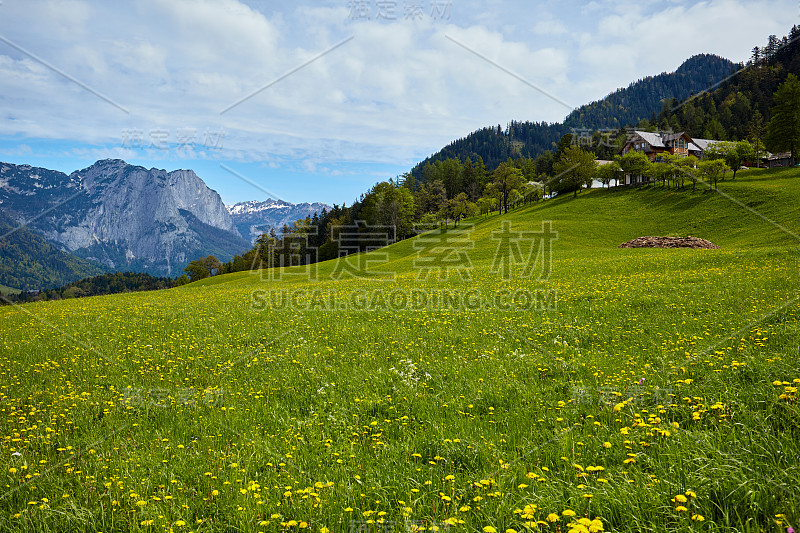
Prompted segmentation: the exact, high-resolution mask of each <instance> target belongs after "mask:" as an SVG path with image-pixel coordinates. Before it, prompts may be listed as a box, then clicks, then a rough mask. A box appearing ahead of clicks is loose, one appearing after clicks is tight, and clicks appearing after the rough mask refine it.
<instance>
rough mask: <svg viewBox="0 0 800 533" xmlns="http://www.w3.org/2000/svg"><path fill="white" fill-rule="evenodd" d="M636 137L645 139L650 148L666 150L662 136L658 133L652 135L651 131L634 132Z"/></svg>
mask: <svg viewBox="0 0 800 533" xmlns="http://www.w3.org/2000/svg"><path fill="white" fill-rule="evenodd" d="M633 133H635V134H636V135H638V136H639V137H641V138H642V139H644V141H645V142H646V143H647V144H649V145H650V146H654V147H656V148H665V146H664V141H662V140H661V135H659V134H658V133H650V132H649V131H638V130H636V131H634V132H633Z"/></svg>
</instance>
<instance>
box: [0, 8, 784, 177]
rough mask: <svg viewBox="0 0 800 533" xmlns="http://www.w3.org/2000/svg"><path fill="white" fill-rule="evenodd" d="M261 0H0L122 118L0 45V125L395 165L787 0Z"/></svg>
mask: <svg viewBox="0 0 800 533" xmlns="http://www.w3.org/2000/svg"><path fill="white" fill-rule="evenodd" d="M253 5H254V6H256V7H259V6H261V4H259V3H257V2H254V3H253ZM266 5H267V7H261V8H260V9H262V11H259V10H257V9H255V8H253V7H248V6H246V5H243V4H241V3H239V2H237V1H235V0H197V1H194V0H192V1H189V0H170V1H157V0H139V1H137V2H133V3H111V2H109V3H104V2H91V1H88V0H86V1H77V0H72V1H70V2H65V1H62V0H53V1H44V0H42V1H36V0H34V1H31V2H21V1H20V2H9V1H6V2H4V3H3V5H2V6H0V10H2V11H0V13H1V14H2V18H1V19H0V35H2V36H3V37H5V38H8V39H10V40H11V41H12V42H15V43H18V44H19V45H20V46H22V47H23V48H25V49H27V50H29V51H30V52H32V53H34V54H36V55H37V56H39V57H41V58H42V59H43V60H45V61H47V62H49V63H51V64H52V65H53V66H55V67H57V68H59V69H61V70H62V71H63V72H65V73H67V74H69V75H70V76H74V77H75V78H76V79H78V80H80V81H81V82H82V83H85V84H86V85H88V86H89V87H91V88H92V89H93V90H94V91H97V92H100V93H102V94H103V95H106V96H107V97H109V98H110V99H112V100H113V101H114V102H116V103H118V104H119V105H121V106H123V107H125V108H126V109H128V110H129V111H130V113H129V114H126V113H124V112H122V111H120V110H119V109H117V108H116V107H114V106H113V105H111V104H109V103H108V102H106V101H103V100H102V99H100V98H98V97H97V96H95V95H93V94H91V93H90V92H89V91H86V90H84V89H83V88H81V87H79V86H78V85H77V84H75V83H73V82H72V81H69V80H67V79H65V78H64V77H63V76H60V75H59V74H57V73H56V72H53V71H52V70H50V69H49V68H47V67H45V66H43V65H42V64H40V63H38V62H37V61H36V60H34V59H32V58H30V57H27V56H26V55H25V54H22V53H20V52H19V51H17V50H14V49H13V48H11V47H8V46H7V45H5V44H3V43H0V117H2V121H1V122H0V134H3V135H19V136H22V137H29V138H50V139H68V140H71V141H74V142H75V143H76V144H79V143H94V144H103V143H105V144H112V145H113V144H119V143H120V142H121V138H122V135H123V134H122V132H123V130H128V129H138V130H140V131H142V132H143V133H144V134H145V135H147V133H148V132H150V131H152V130H156V129H162V130H166V131H168V132H170V135H171V136H172V139H170V140H174V137H175V136H176V132H177V131H178V130H179V129H182V128H194V129H196V130H197V131H198V132H199V134H200V135H202V132H204V131H206V130H213V131H218V130H222V129H224V130H225V132H226V134H225V143H224V151H225V154H226V156H228V157H236V158H240V159H243V160H261V161H269V163H268V166H269V165H274V164H276V163H275V161H288V160H292V158H296V159H298V160H303V161H304V162H303V165H306V168H307V169H313V168H317V169H324V168H326V167H325V165H326V164H329V163H333V162H342V163H343V164H344V163H346V162H348V161H380V162H391V163H398V162H399V163H405V162H408V164H409V165H410V164H411V163H413V162H414V159H415V158H418V157H420V156H424V155H427V154H428V153H430V152H432V151H434V150H436V149H438V148H439V147H441V146H442V145H443V144H446V143H447V142H449V141H450V140H452V139H454V138H456V137H459V136H463V135H466V134H467V133H469V132H470V131H472V130H474V129H476V128H479V127H482V126H487V125H492V124H497V123H501V124H502V123H505V122H506V121H508V120H511V119H517V120H548V121H555V120H560V119H562V118H563V117H564V116H565V115H566V114H567V113H568V111H569V110H568V109H566V108H565V107H564V106H563V105H561V104H560V103H559V102H558V101H555V100H553V99H551V98H548V97H547V96H545V95H543V94H542V93H541V92H539V91H537V90H536V89H534V88H532V87H531V86H530V85H528V84H527V83H530V84H532V85H534V86H535V87H538V88H540V89H541V90H543V91H545V92H548V93H550V94H552V95H554V96H556V97H557V98H558V99H559V100H563V101H566V102H568V103H570V104H571V105H580V104H582V103H585V102H587V101H589V100H594V99H597V98H600V97H602V96H603V95H604V94H606V93H608V92H610V91H611V90H613V89H615V88H617V87H619V86H625V85H627V84H628V83H629V82H630V81H633V80H635V79H636V78H640V77H643V76H645V75H648V74H657V73H659V72H661V71H663V70H672V69H674V68H676V67H677V66H678V65H679V64H680V62H682V61H683V60H684V59H686V58H688V57H689V56H691V55H693V54H695V53H701V52H713V53H718V54H721V55H724V56H728V57H730V58H731V59H734V60H741V59H745V58H746V56H747V54H748V51H749V49H750V48H752V46H754V45H755V44H762V42H763V41H764V40H765V39H766V36H767V35H769V34H770V33H777V34H779V35H781V34H782V33H785V32H786V31H788V29H789V28H788V27H787V28H783V25H784V22H783V21H781V20H779V15H780V14H781V13H785V12H788V11H787V9H794V8H795V6H794V5H793V4H791V2H788V1H787V0H769V1H768V2H759V3H758V4H756V3H753V2H746V1H744V0H738V1H737V0H710V1H707V2H700V3H691V2H683V3H675V2H673V3H668V4H663V3H660V2H654V1H647V2H642V1H634V2H623V3H620V2H617V1H614V2H611V1H608V2H606V1H595V2H592V3H591V4H587V5H584V6H583V7H581V8H576V7H575V6H572V5H568V4H566V3H565V4H564V5H557V6H556V7H551V8H549V9H550V11H549V12H547V13H545V12H542V11H541V9H539V8H538V7H535V6H533V5H532V4H530V3H529V2H522V1H519V0H517V1H511V2H499V1H497V2H491V3H490V4H482V3H480V2H473V1H469V2H466V1H465V2H463V3H458V2H454V3H453V7H452V17H451V18H449V19H445V20H435V19H434V18H433V17H431V16H430V14H429V13H426V14H425V16H424V17H423V19H422V20H419V21H409V20H404V18H403V17H402V13H399V15H400V16H399V17H398V20H397V21H394V22H379V21H375V20H368V21H353V20H348V9H347V4H346V2H344V1H329V2H327V3H323V4H311V3H309V4H299V5H290V4H286V5H276V6H272V5H271V4H266ZM479 6H483V7H479ZM399 9H400V11H401V12H402V7H400V8H399ZM351 35H352V36H354V38H353V39H352V41H349V42H347V43H346V44H344V45H342V46H341V47H340V48H338V49H336V50H334V51H332V52H331V53H329V54H328V55H326V56H325V57H322V58H320V59H319V60H317V61H314V62H313V63H311V64H309V65H308V66H306V67H305V68H302V69H300V70H298V71H297V72H295V73H294V74H292V75H290V76H288V77H286V78H285V79H283V80H281V81H279V82H277V83H275V84H274V85H273V86H272V87H269V88H267V89H265V90H264V91H262V92H260V93H259V94H257V95H255V96H253V97H252V98H250V99H248V100H247V101H245V102H243V103H241V104H240V105H238V106H237V107H235V108H233V109H231V110H230V111H228V112H226V113H224V114H220V110H222V109H223V108H225V107H227V106H229V105H231V104H232V103H234V102H236V101H237V100H239V99H241V98H243V97H245V96H247V95H249V94H251V93H252V92H253V91H256V90H258V89H259V88H262V87H264V86H265V85H266V84H268V83H270V82H273V81H275V80H276V79H277V78H278V77H280V76H282V75H284V74H286V73H287V72H289V71H291V70H292V69H295V68H297V67H298V66H299V65H301V64H303V63H304V62H305V61H308V60H309V59H310V58H313V57H314V56H315V55H317V54H319V53H320V52H322V51H324V50H326V49H327V48H329V47H331V46H333V45H334V44H336V43H338V42H341V41H342V40H343V39H345V38H347V37H349V36H351ZM446 36H450V37H451V38H452V39H455V40H456V41H458V42H459V43H462V44H463V45H464V46H466V47H468V48H470V49H472V50H474V51H475V52H477V53H479V54H481V55H483V56H485V57H486V58H488V59H489V61H485V60H483V59H481V58H479V57H477V56H476V55H475V54H473V53H471V52H470V51H468V50H465V49H464V48H463V47H461V46H459V45H457V44H455V43H454V42H452V41H450V40H448V39H447V38H446ZM499 67H503V68H505V69H508V70H510V71H511V72H513V73H514V74H516V75H518V76H519V77H521V78H523V79H524V80H525V82H522V81H520V80H518V79H515V77H514V76H511V75H509V74H508V73H506V72H504V71H503V70H502V69H501V68H499ZM526 82H527V83H526ZM86 150H91V149H86ZM125 150H126V148H124V147H120V149H119V151H118V152H116V153H120V154H125V153H126V152H125ZM100 151H102V150H100ZM154 157H158V153H156V154H154Z"/></svg>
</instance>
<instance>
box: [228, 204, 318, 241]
mask: <svg viewBox="0 0 800 533" xmlns="http://www.w3.org/2000/svg"><path fill="white" fill-rule="evenodd" d="M227 208H228V212H229V213H230V215H231V217H232V218H233V223H234V225H235V226H236V229H237V230H238V231H239V233H240V234H241V235H242V236H243V237H245V238H246V239H249V240H250V242H251V244H254V243H255V242H256V239H257V238H258V236H259V235H261V234H262V233H268V232H269V231H270V229H273V228H274V229H275V231H278V232H280V229H281V228H282V227H283V226H284V225H291V224H292V223H293V222H294V221H295V220H298V219H301V218H306V217H310V216H313V215H314V213H322V210H323V209H326V210H330V209H331V206H329V205H327V204H323V203H319V202H314V203H311V204H310V203H302V204H292V203H289V202H286V201H283V200H273V199H272V198H268V199H267V200H266V201H264V202H258V201H253V200H251V201H249V202H239V203H237V204H233V205H229V206H227Z"/></svg>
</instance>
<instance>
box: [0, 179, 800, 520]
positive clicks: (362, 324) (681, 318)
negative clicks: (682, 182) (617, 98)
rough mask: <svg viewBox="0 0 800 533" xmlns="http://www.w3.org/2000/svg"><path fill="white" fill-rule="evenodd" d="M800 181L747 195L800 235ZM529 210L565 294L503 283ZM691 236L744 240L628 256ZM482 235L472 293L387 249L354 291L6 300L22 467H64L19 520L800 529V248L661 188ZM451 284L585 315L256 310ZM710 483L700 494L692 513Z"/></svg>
mask: <svg viewBox="0 0 800 533" xmlns="http://www.w3.org/2000/svg"><path fill="white" fill-rule="evenodd" d="M799 178H800V172H798V171H797V170H794V169H791V170H783V171H751V172H748V173H745V172H743V173H741V174H740V177H739V178H738V179H737V180H736V182H735V183H731V182H729V181H726V182H723V183H722V184H721V186H720V191H721V192H722V193H725V194H726V195H730V196H731V197H733V198H735V199H736V200H737V201H739V202H741V203H744V204H749V205H751V206H752V207H753V208H755V209H757V210H759V212H761V213H762V214H763V215H764V216H767V217H768V218H770V219H771V220H773V221H774V222H775V223H777V224H780V225H781V226H783V227H784V228H786V229H787V230H788V231H789V232H794V233H798V232H800V217H797V216H796V215H795V213H796V209H795V208H794V206H795V205H796V202H797V199H798V198H800V179H799ZM502 220H509V221H511V222H512V223H513V224H514V226H513V228H514V229H518V228H526V229H532V230H536V229H539V228H540V227H541V222H542V220H552V221H553V227H554V229H555V230H556V231H558V232H559V240H558V241H557V242H556V244H555V247H554V252H553V258H554V259H553V260H554V263H553V273H552V276H551V278H550V279H549V280H546V281H539V282H536V281H531V280H525V279H519V278H512V279H510V280H505V279H501V278H500V277H499V276H497V275H496V274H493V273H491V272H490V271H489V270H490V268H489V267H490V265H491V263H492V258H493V256H494V253H495V246H496V243H495V242H494V241H492V239H491V232H492V231H495V230H497V229H498V228H499V227H500V223H501V221H502ZM663 234H691V235H696V236H700V237H704V238H707V239H709V240H711V241H713V242H715V243H717V244H719V245H720V246H722V249H721V250H641V249H640V250H630V249H617V248H616V245H617V244H619V243H621V242H623V241H625V240H628V239H631V238H634V237H637V236H640V235H663ZM472 237H473V239H474V241H475V243H476V244H475V249H474V250H472V251H471V252H470V259H471V260H472V263H473V265H474V267H475V269H474V271H473V278H472V280H470V281H467V282H465V281H461V280H459V279H457V278H456V277H455V276H451V277H450V278H449V279H448V280H444V281H439V280H436V279H431V278H429V279H428V280H426V281H419V280H417V279H416V272H415V270H414V268H413V261H414V259H415V257H416V253H415V249H414V242H413V241H404V242H401V243H398V244H396V245H394V246H392V247H390V248H389V249H388V250H384V251H381V252H379V253H384V252H385V253H388V260H387V261H385V262H382V264H381V265H379V266H378V267H377V268H375V271H378V270H381V271H384V272H386V271H393V272H395V273H396V274H397V277H396V279H395V280H393V281H386V280H378V279H343V280H339V281H335V280H331V279H330V277H329V274H330V273H331V272H332V271H333V269H334V264H333V263H326V264H323V265H321V266H320V271H319V280H318V281H317V282H315V283H311V284H310V283H308V282H307V281H304V280H303V277H302V276H299V277H297V279H295V278H294V277H293V276H288V275H287V276H285V277H284V279H283V281H281V282H275V281H269V280H265V279H263V277H264V273H237V274H231V275H226V276H220V277H217V278H213V279H210V280H206V281H204V282H201V283H196V284H191V285H189V286H186V287H182V288H179V289H175V290H171V291H163V292H157V293H147V294H125V295H116V296H110V297H99V298H89V299H84V300H77V301H61V302H46V303H40V304H32V305H27V306H25V307H24V308H22V309H12V308H6V309H0V324H2V328H0V349H2V352H0V371H2V372H4V376H5V377H7V379H5V380H4V385H3V388H2V389H0V391H2V400H3V403H4V406H5V407H6V416H7V418H4V419H0V424H1V425H2V434H1V435H0V436H5V441H4V448H3V450H2V451H3V454H2V461H3V462H4V463H5V464H4V465H3V466H4V468H2V469H0V472H6V474H5V475H6V476H7V479H6V480H5V481H4V483H7V484H8V486H9V488H10V489H15V488H16V487H18V486H20V482H22V481H24V480H25V478H24V477H23V476H24V475H25V474H26V473H34V472H39V474H42V477H41V479H40V480H39V481H37V482H36V483H33V484H29V485H24V486H22V487H21V488H20V489H18V490H14V491H13V492H11V493H9V494H8V496H7V497H5V498H3V499H2V500H0V527H2V528H3V529H12V530H23V529H28V530H45V529H46V526H47V527H54V526H53V524H56V525H58V526H59V527H58V528H56V529H68V528H73V529H79V530H87V531H88V530H103V531H106V530H129V529H132V530H137V529H141V530H148V529H147V528H148V527H150V526H148V525H147V524H148V521H149V520H153V527H155V528H157V529H159V530H162V529H164V528H169V527H176V528H178V527H181V528H183V527H184V526H181V525H180V522H186V523H187V524H188V525H187V526H185V528H186V529H187V530H188V529H189V528H190V527H191V528H194V529H195V530H223V529H225V528H227V527H232V528H239V530H242V531H258V530H263V531H278V530H289V531H294V530H297V529H298V527H299V526H292V525H289V524H290V522H289V521H290V520H296V521H298V523H299V522H301V521H307V522H308V523H309V524H310V526H309V527H310V528H311V530H313V531H319V530H320V529H321V527H322V526H327V527H328V528H330V529H331V530H332V531H350V530H352V529H351V527H352V525H353V524H354V522H353V520H363V521H366V520H374V519H379V518H381V517H383V518H384V519H386V520H390V521H394V522H396V523H397V524H398V530H400V528H401V527H404V526H403V525H402V524H404V523H405V522H406V521H409V520H417V521H419V522H418V525H423V524H424V525H426V526H430V525H431V524H438V525H439V526H440V527H442V528H444V527H445V520H448V519H453V518H455V519H456V520H463V523H462V524H460V525H458V526H456V529H455V531H480V530H481V529H482V528H483V527H485V526H488V525H492V526H494V527H496V528H497V530H498V531H505V529H506V528H514V529H516V530H518V531H519V530H523V529H524V527H525V526H524V522H526V521H528V520H530V518H526V517H523V515H524V514H525V512H524V509H525V506H526V505H528V504H530V505H535V506H536V507H537V510H536V511H535V512H534V511H532V513H531V514H532V517H533V519H538V520H543V521H544V522H543V524H540V526H541V527H543V528H544V529H547V527H551V526H547V525H546V524H547V521H546V520H545V518H546V517H547V515H548V514H549V513H551V512H555V513H561V512H562V511H563V510H566V509H568V508H569V509H573V510H575V511H577V513H578V514H579V515H584V514H585V515H587V516H590V517H592V518H594V517H595V516H600V517H602V519H603V522H604V524H605V527H606V530H611V529H612V528H613V529H614V530H618V531H639V530H659V531H690V530H711V531H734V530H736V531H762V530H764V531H769V530H776V531H777V529H774V528H776V527H777V526H775V524H774V522H775V520H776V519H775V516H774V515H776V514H785V515H786V517H787V519H788V520H789V521H790V522H791V523H792V524H793V525H795V526H796V525H797V522H798V520H800V505H798V503H797V502H798V500H797V499H796V493H795V491H796V489H795V487H797V486H798V481H800V473H799V472H798V466H797V464H796V457H797V456H798V455H800V449H799V448H798V436H800V435H799V434H798V433H799V432H798V427H800V415H798V411H797V404H796V403H795V400H794V397H795V396H796V393H794V392H791V390H790V391H788V392H785V391H784V385H781V386H779V387H778V386H775V385H773V384H772V382H773V381H774V380H778V381H787V382H791V381H792V379H795V378H800V368H798V362H797V355H796V354H797V346H798V341H800V324H799V323H798V319H799V316H800V315H798V305H797V302H796V300H795V299H796V298H797V289H798V280H797V267H796V265H797V261H798V259H800V254H799V253H798V246H797V241H796V239H795V238H794V237H792V236H791V235H789V234H787V233H786V232H784V231H783V230H781V229H779V228H776V227H775V226H774V225H773V224H771V223H768V222H767V221H765V220H764V219H763V218H761V217H759V216H757V215H755V214H753V213H751V212H749V211H747V210H746V209H743V208H742V207H740V206H739V205H738V204H736V203H732V202H731V201H730V200H728V199H726V198H725V197H723V196H722V194H703V193H701V192H696V193H691V192H689V191H683V192H674V191H669V190H667V191H662V190H660V189H659V188H655V189H643V190H638V191H637V190H630V189H625V190H610V191H590V192H588V193H584V194H582V195H580V196H579V197H578V198H577V199H572V198H559V199H556V200H554V201H549V202H545V203H543V204H539V205H535V206H530V207H526V208H522V209H519V210H517V211H515V212H513V213H510V214H509V215H507V216H504V217H497V216H494V217H490V218H488V219H486V220H481V221H478V222H477V225H476V226H475V229H474V231H473V233H472ZM369 257H375V256H367V258H369ZM289 273H291V272H288V273H287V274H289ZM442 288H444V289H448V290H452V291H461V292H462V293H463V292H464V291H469V290H472V291H476V292H477V293H478V294H479V295H480V296H482V297H483V298H484V301H490V300H491V298H492V297H493V295H495V294H497V293H498V292H497V291H499V290H505V289H508V290H520V289H526V288H528V289H534V288H542V289H545V290H555V291H556V293H557V298H556V304H557V308H556V309H553V310H546V311H535V310H534V311H515V310H498V309H487V310H482V311H479V312H476V311H469V310H462V309H444V310H437V309H433V310H429V309H425V310H392V309H384V308H380V305H378V304H379V303H380V302H379V301H378V302H373V304H375V305H377V306H378V307H379V308H378V309H376V310H372V311H370V312H364V311H358V310H342V311H336V312H330V311H320V310H307V309H303V308H300V307H297V306H288V307H287V308H284V309H268V310H262V311H258V310H256V309H253V308H252V307H251V306H250V303H251V302H252V299H253V295H254V294H256V295H257V294H259V293H258V292H255V291H260V290H265V289H273V290H284V289H298V290H301V291H308V290H309V289H319V290H324V291H328V292H329V293H330V294H333V295H334V298H335V299H336V301H337V302H342V301H348V299H349V298H350V297H351V295H352V294H355V293H356V292H357V291H372V292H369V293H368V294H376V293H381V294H385V293H389V292H392V291H395V292H401V293H402V292H405V293H408V291H411V290H428V291H434V290H438V289H442ZM326 294H327V293H326ZM302 295H305V292H303V293H302ZM303 297H304V296H303ZM307 302H308V300H306V299H303V298H301V299H300V300H299V303H300V304H301V306H302V305H305V304H306V303H307ZM32 315H33V316H32ZM34 316H35V317H36V318H34ZM642 379H643V380H644V381H642V382H641V383H642V385H641V386H638V385H637V384H638V383H639V382H640V380H642ZM786 386H790V385H788V384H787V385H786ZM126 387H131V389H126ZM655 387H658V388H655ZM664 391H669V392H671V393H672V394H674V396H672V397H664V396H663V392H664ZM781 393H785V394H786V395H787V396H785V397H784V398H780V397H779V396H780V395H781ZM166 395H169V397H167V396H166ZM125 398H127V400H128V401H127V404H126V403H125V402H124V400H125ZM605 398H608V399H610V400H611V403H610V405H607V404H606V402H605V401H603V400H604V399H605ZM628 398H633V399H632V400H630V401H629V402H628V403H624V400H626V399H628ZM209 399H211V400H213V401H212V402H210V404H209V402H208V401H207V400H209ZM614 405H616V408H613V406H614ZM62 415H63V416H62ZM673 423H674V424H675V425H673ZM48 428H49V429H48ZM164 439H167V440H164ZM603 443H608V445H607V446H608V447H606V446H604V444H603ZM68 446H72V451H76V453H75V454H74V455H73V456H69V455H67V454H69V453H70V451H69V449H68V448H67V447H68ZM59 449H60V450H59ZM90 449H91V450H92V451H89V450H90ZM12 451H20V452H21V453H22V456H21V457H12V456H11V455H10V454H11V452H12ZM40 461H47V463H41V464H40ZM62 461H67V462H68V463H69V464H68V465H63V466H59V467H58V468H56V469H54V470H49V468H50V465H60V464H61V462H62ZM24 464H27V465H28V470H27V471H25V470H22V466H23V465H24ZM233 465H235V466H233ZM574 465H580V466H581V468H587V467H588V466H589V465H593V466H602V467H603V468H604V470H602V471H592V472H591V473H586V475H585V476H583V475H582V472H581V469H579V468H578V467H576V466H574ZM10 469H15V471H14V472H11V470H10ZM78 471H80V473H78ZM2 475H4V474H0V476H2ZM449 476H453V477H452V479H451V478H450V477H449ZM0 480H2V478H0ZM482 480H485V482H484V481H482ZM329 482H330V483H333V485H331V486H327V484H328V483H329ZM475 482H481V484H480V485H475ZM227 483H229V484H227ZM253 483H257V484H258V485H259V487H258V488H256V487H255V486H254V485H253ZM315 483H322V486H317V487H315ZM524 485H527V486H524ZM287 487H290V488H289V489H288V490H287ZM686 490H692V491H694V492H696V493H697V498H696V499H694V498H689V500H690V501H689V502H688V503H687V504H686V506H687V508H688V509H689V511H688V512H683V511H677V510H676V506H677V505H678V504H679V503H680V502H677V503H675V502H672V501H671V499H672V498H673V497H674V496H675V495H676V494H679V493H683V492H685V491H686ZM214 491H219V492H218V493H214ZM242 491H244V492H242ZM287 493H288V494H287ZM312 493H313V494H315V495H316V496H312V495H311V494H312ZM64 494H67V495H68V497H66V498H63V497H62V496H63V495H64ZM132 494H134V496H132ZM586 494H591V495H592V497H591V498H587V497H585V496H584V495H586ZM166 496H170V497H171V499H170V500H167V499H166ZM304 496H305V498H304ZM43 498H48V500H49V502H45V503H43V502H44V500H43ZM155 498H159V499H155ZM447 498H450V501H448V500H447ZM98 500H100V501H102V502H104V503H103V507H101V506H100V504H99V503H98ZM31 501H33V502H36V504H35V505H29V502H31ZM115 502H116V503H115ZM137 502H142V503H137ZM259 502H260V503H259ZM401 502H402V503H401ZM467 507H469V509H467ZM79 509H86V511H81V512H78V510H79ZM459 509H464V510H463V511H460V510H459ZM515 510H519V511H518V512H515ZM381 512H382V513H386V514H385V515H379V514H378V513H381ZM17 514H18V515H19V516H16V515H17ZM691 514H700V515H703V517H704V518H705V520H704V521H703V522H702V523H700V522H697V521H692V520H691V518H690V516H691ZM272 515H276V517H275V518H271V516H272ZM197 520H202V522H201V523H199V524H198V523H197ZM780 520H783V519H780ZM567 521H568V519H567V518H565V517H563V516H562V518H561V520H560V522H558V523H560V524H564V523H566V522H567ZM262 522H269V524H266V523H265V524H264V525H262V526H259V525H258V524H259V523H262ZM281 522H283V523H284V524H287V525H286V526H281V525H280V524H281ZM142 524H145V525H142ZM356 524H357V525H356V527H360V525H359V524H358V523H356ZM551 530H553V528H552V527H551Z"/></svg>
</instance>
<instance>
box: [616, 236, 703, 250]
mask: <svg viewBox="0 0 800 533" xmlns="http://www.w3.org/2000/svg"><path fill="white" fill-rule="evenodd" d="M619 248H705V249H716V248H719V246H717V245H716V244H714V243H713V242H710V241H707V240H705V239H701V238H699V237H637V238H636V239H633V240H632V241H628V242H623V243H622V244H620V245H619Z"/></svg>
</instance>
